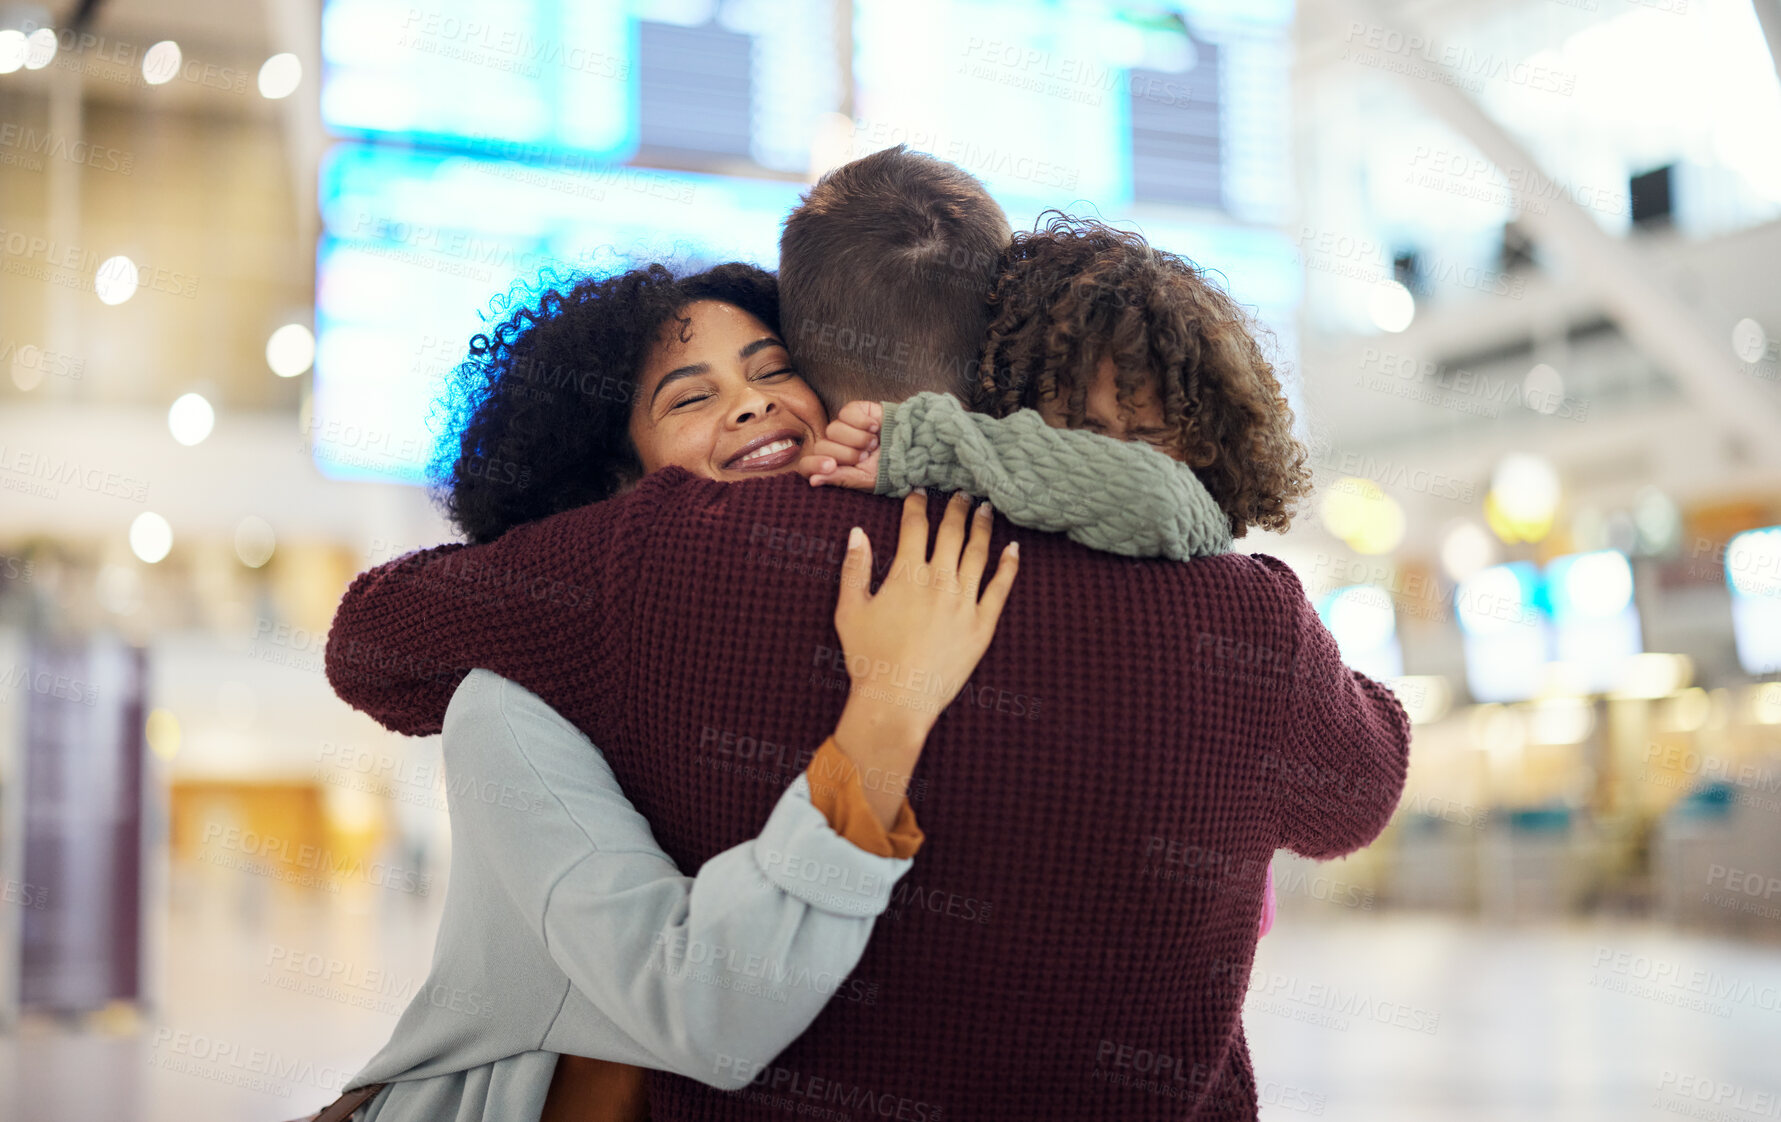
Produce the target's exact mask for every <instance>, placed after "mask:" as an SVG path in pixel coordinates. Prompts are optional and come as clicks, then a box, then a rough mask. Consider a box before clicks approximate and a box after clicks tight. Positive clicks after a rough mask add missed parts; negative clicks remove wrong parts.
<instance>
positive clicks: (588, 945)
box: [444, 670, 919, 1088]
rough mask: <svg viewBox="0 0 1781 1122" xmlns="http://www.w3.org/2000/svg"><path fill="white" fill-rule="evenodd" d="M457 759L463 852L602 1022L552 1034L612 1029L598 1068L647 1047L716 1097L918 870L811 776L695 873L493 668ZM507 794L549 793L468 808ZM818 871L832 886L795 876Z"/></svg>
mask: <svg viewBox="0 0 1781 1122" xmlns="http://www.w3.org/2000/svg"><path fill="white" fill-rule="evenodd" d="M444 750H445V757H446V766H447V769H448V772H449V773H450V775H451V783H450V790H451V791H452V792H453V793H454V798H453V802H452V806H451V813H452V818H453V825H454V832H461V833H460V837H461V839H462V840H461V841H460V843H459V844H460V845H462V846H466V847H469V848H471V849H473V850H474V852H475V853H476V855H477V857H476V859H477V860H483V861H486V862H488V863H490V864H491V866H492V868H493V872H494V875H493V877H492V878H491V879H493V880H495V881H497V882H498V883H499V884H500V885H501V886H502V888H503V890H504V891H506V892H507V893H509V895H510V896H511V897H512V899H513V902H514V903H515V905H516V906H517V907H518V908H519V909H520V911H521V913H522V914H523V915H525V916H527V917H528V919H529V921H530V922H531V924H532V929H533V931H534V933H535V934H536V936H537V937H538V938H540V939H542V940H543V942H544V944H545V945H546V946H547V947H548V949H549V951H550V954H551V957H552V959H553V960H554V961H555V962H556V963H557V965H558V966H559V967H560V968H561V969H562V970H563V972H564V973H565V974H566V975H567V976H568V978H569V980H570V982H571V983H572V984H573V985H574V987H575V988H576V990H577V991H579V992H580V993H581V994H582V995H583V996H585V997H586V998H587V999H588V1001H589V1002H590V1003H591V1004H592V1005H593V1006H594V1007H595V1008H596V1009H597V1010H598V1011H599V1013H600V1014H602V1015H603V1018H604V1019H602V1020H598V1021H594V1022H590V1023H588V1024H585V1025H562V1024H559V1025H558V1026H556V1027H555V1028H553V1030H552V1031H553V1033H554V1034H556V1035H557V1037H558V1038H559V1039H561V1037H562V1036H563V1035H565V1034H567V1035H570V1036H571V1037H575V1036H579V1037H581V1038H583V1039H586V1040H588V1041H589V1047H588V1051H589V1052H596V1051H598V1050H599V1045H600V1042H601V1041H602V1040H603V1039H608V1038H610V1037H611V1034H612V1033H613V1032H614V1031H616V1032H618V1033H621V1034H622V1037H620V1038H617V1039H612V1040H610V1041H609V1043H608V1044H607V1049H608V1050H607V1053H606V1055H604V1056H600V1057H598V1058H612V1059H620V1060H625V1059H630V1058H633V1057H634V1056H635V1055H636V1049H638V1048H641V1049H642V1050H643V1051H644V1052H645V1053H646V1054H648V1055H649V1056H651V1057H653V1058H654V1059H655V1060H656V1062H657V1063H658V1065H659V1066H661V1067H663V1068H665V1069H667V1070H670V1071H674V1072H677V1073H679V1074H682V1075H686V1076H688V1077H690V1078H694V1079H698V1080H700V1081H702V1082H704V1083H707V1084H710V1085H712V1086H717V1087H723V1088H735V1087H740V1086H743V1085H745V1084H746V1083H747V1082H748V1080H749V1078H750V1077H751V1076H752V1075H753V1074H755V1073H756V1072H758V1071H759V1065H761V1064H764V1063H766V1062H768V1061H770V1060H771V1059H772V1058H773V1057H774V1056H776V1055H778V1053H779V1052H780V1051H781V1050H783V1049H784V1048H785V1046H786V1045H788V1044H790V1043H791V1041H792V1040H793V1039H795V1038H796V1037H797V1036H798V1035H799V1034H800V1033H802V1032H803V1031H804V1029H805V1028H807V1027H808V1026H809V1024H810V1022H811V1021H812V1020H814V1019H815V1017H816V1016H817V1014H818V1013H820V1012H821V1011H822V1008H823V1006H824V1005H826V1004H827V1002H828V999H829V997H830V996H831V995H832V994H834V992H835V991H836V989H837V988H839V987H840V986H841V985H842V984H843V982H844V981H845V979H846V977H847V975H848V973H849V972H850V971H851V970H852V969H853V967H854V965H855V964H856V963H857V962H858V961H859V956H860V954H861V952H862V951H863V950H864V949H865V945H866V941H867V939H868V937H869V936H870V935H871V931H872V924H873V920H874V918H875V917H876V916H877V915H879V914H880V913H881V912H882V911H883V910H884V907H885V905H886V903H887V902H888V900H889V897H890V891H891V888H892V887H893V886H894V885H895V884H896V882H897V880H898V879H899V878H901V877H902V875H903V874H904V873H905V872H907V871H908V869H909V866H910V864H911V862H910V860H908V859H907V858H892V857H880V856H875V855H873V854H871V853H868V852H866V851H865V850H863V849H861V848H860V847H859V846H857V845H854V844H853V843H851V842H849V841H848V840H846V839H845V838H843V837H842V836H840V835H839V834H837V833H836V832H835V831H834V830H833V829H832V828H831V827H830V826H829V824H828V823H827V822H826V821H825V819H824V817H823V814H822V813H821V812H820V811H818V810H817V809H816V807H815V806H813V805H812V804H811V801H810V796H809V781H808V779H806V778H804V777H800V778H799V779H798V780H797V781H796V782H794V783H793V784H792V786H791V787H790V788H789V789H788V790H787V791H786V793H785V794H784V795H783V796H782V797H781V798H780V800H779V803H778V804H777V805H776V806H775V808H774V810H773V812H772V814H771V815H770V816H769V817H768V819H767V822H766V825H765V826H764V827H763V828H762V830H761V833H760V835H759V836H758V837H756V838H754V839H753V840H751V841H749V842H745V843H743V844H742V845H739V846H736V847H734V848H732V849H729V850H726V851H724V852H723V853H720V854H718V855H717V856H716V857H713V858H712V859H711V860H709V861H707V862H706V863H705V864H704V865H703V866H702V867H701V868H700V869H699V871H698V875H697V876H696V877H686V876H682V875H681V873H680V871H679V870H678V869H677V868H676V867H675V866H674V863H673V862H672V861H671V860H669V858H668V857H667V855H666V854H665V853H663V852H662V850H661V847H660V846H658V845H657V844H656V842H655V838H654V836H653V834H652V833H651V831H650V828H649V824H648V822H646V821H645V820H644V819H643V817H642V816H641V815H640V814H639V813H638V812H637V811H636V809H635V808H634V807H633V806H632V805H631V803H630V801H629V800H628V799H626V798H625V796H624V793H623V791H622V790H621V789H620V787H619V784H618V781H617V779H616V777H615V776H614V775H613V773H612V770H611V768H610V767H609V766H608V765H607V764H606V762H605V760H604V759H603V758H602V757H601V755H600V753H599V751H598V750H597V749H596V748H595V747H594V745H593V744H592V743H591V742H590V741H589V740H588V738H587V737H585V736H583V735H582V734H581V733H580V732H579V731H578V730H577V729H576V728H575V727H574V726H573V725H571V724H570V723H569V722H568V721H567V720H565V719H564V718H563V717H562V716H560V715H559V714H557V713H556V712H555V711H554V710H552V709H551V708H550V707H549V706H548V705H546V704H545V703H544V702H543V701H541V700H540V699H539V698H538V697H537V696H536V695H534V694H532V693H530V692H528V691H526V690H525V689H523V688H521V687H520V686H518V685H516V684H514V683H512V682H509V681H506V680H505V679H502V678H500V677H498V676H496V675H494V674H491V673H489V672H487V671H480V670H479V671H475V672H473V673H472V674H471V675H470V676H469V677H467V678H466V679H465V680H464V683H463V685H462V686H461V687H460V688H459V690H458V692H457V694H456V696H455V697H454V698H453V700H452V703H451V709H450V711H449V712H448V714H447V716H446V727H445V741H444ZM491 784H493V786H491ZM509 789H512V790H518V791H522V792H532V793H536V794H534V795H533V796H532V797H531V798H529V799H508V800H506V804H505V805H503V803H502V802H501V801H499V800H489V799H483V798H479V797H463V796H462V793H464V792H475V791H482V790H509ZM843 797H844V798H845V797H847V796H845V795H844V796H843ZM910 825H911V826H913V819H912V818H911V819H910ZM891 833H892V836H893V838H894V837H895V836H896V834H897V831H892V832H891ZM909 840H910V839H909V838H907V837H905V838H904V839H903V841H904V842H905V843H907V842H908V841H909ZM913 840H914V841H916V842H919V832H916V834H915V837H914V839H913ZM904 848H905V851H911V850H912V847H910V846H908V845H907V844H905V846H904ZM466 859H468V858H466ZM811 868H816V869H822V870H824V871H825V875H824V876H823V877H821V878H818V879H806V878H804V877H802V876H800V875H798V873H799V871H801V870H805V869H811ZM831 871H832V875H831ZM564 1008H565V1013H564V1015H565V1016H569V1015H572V1014H571V1013H570V1012H569V1010H571V1009H572V1008H573V1006H572V1005H566V1006H565V1007H564ZM608 1022H609V1023H608ZM542 1027H543V1026H541V1028H542Z"/></svg>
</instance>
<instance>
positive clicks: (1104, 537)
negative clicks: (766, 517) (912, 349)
mask: <svg viewBox="0 0 1781 1122" xmlns="http://www.w3.org/2000/svg"><path fill="white" fill-rule="evenodd" d="M862 406H864V408H863V409H862V408H861V407H862ZM880 411H881V412H882V416H881V417H879V418H875V419H874V423H876V424H878V425H879V432H878V434H877V436H878V445H877V446H876V448H875V449H872V450H868V451H867V453H866V457H865V459H864V460H863V462H861V463H860V464H859V465H858V466H859V467H862V468H868V469H869V476H868V477H869V478H872V480H873V483H874V486H873V489H874V490H875V491H876V492H877V493H878V494H880V495H896V496H901V495H905V494H908V493H909V491H910V490H911V489H912V488H915V487H934V488H938V489H940V490H944V491H966V492H969V493H970V494H973V495H983V496H986V497H987V498H988V499H989V500H990V502H992V503H994V504H995V506H996V509H998V510H1000V511H1001V512H1002V513H1003V514H1004V515H1006V516H1007V518H1008V520H1009V521H1010V522H1013V523H1015V524H1016V525H1018V526H1027V527H1030V528H1032V529H1035V530H1052V531H1060V532H1063V533H1065V534H1068V535H1069V537H1070V538H1071V539H1072V540H1074V541H1078V542H1081V543H1082V544H1083V545H1086V546H1088V547H1089V548H1091V549H1098V550H1101V551H1103V552H1106V553H1118V554H1122V555H1124V556H1127V557H1167V558H1170V559H1173V560H1185V559H1187V558H1189V557H1203V556H1206V555H1208V554H1213V553H1225V552H1228V551H1229V550H1230V548H1231V529H1230V520H1229V519H1227V518H1226V517H1225V514H1224V512H1223V511H1222V510H1220V509H1219V507H1218V504H1217V502H1215V501H1214V500H1213V498H1212V496H1211V494H1210V493H1209V492H1208V491H1207V490H1206V488H1205V485H1204V484H1202V483H1201V482H1200V481H1199V478H1198V477H1197V476H1195V475H1194V473H1193V469H1192V468H1190V467H1188V466H1187V465H1185V464H1182V463H1179V462H1177V461H1175V460H1172V459H1170V458H1169V457H1168V456H1167V455H1165V454H1163V453H1162V452H1159V451H1157V450H1156V449H1154V448H1152V447H1150V446H1149V445H1147V444H1142V443H1138V442H1132V441H1120V440H1115V439H1113V438H1112V437H1109V436H1104V435H1102V434H1100V433H1093V432H1086V431H1083V430H1080V429H1059V428H1053V427H1051V426H1050V425H1048V424H1046V423H1045V421H1044V418H1042V417H1040V416H1039V414H1038V413H1035V412H1033V411H1032V410H1027V409H1023V410H1021V411H1019V412H1017V413H1014V414H1011V415H1010V416H1007V417H990V416H985V415H984V414H981V413H972V412H970V411H968V410H967V409H966V408H965V407H964V406H963V405H962V404H960V403H959V400H958V399H957V398H955V397H953V396H952V395H950V394H943V393H919V394H916V395H915V396H914V397H912V398H910V399H909V400H907V401H905V402H902V403H900V404H898V403H895V402H885V403H883V404H882V405H878V404H877V403H861V402H855V403H851V404H849V405H848V406H847V407H846V408H844V409H843V410H842V411H841V412H840V413H839V414H837V415H836V419H835V421H833V422H831V423H830V425H829V429H828V436H829V439H828V440H826V441H823V442H820V443H819V445H818V446H817V449H816V451H818V452H819V453H823V454H827V455H830V456H834V457H835V458H840V457H839V456H838V455H837V453H838V452H839V451H840V450H839V449H837V448H836V447H835V444H836V442H837V440H838V439H839V438H841V437H844V436H846V435H849V434H850V433H857V432H858V431H859V429H858V428H857V426H856V425H854V424H853V422H854V421H856V420H859V419H863V417H864V416H865V414H867V413H872V414H878V413H880ZM856 414H857V415H856ZM840 442H841V443H843V444H845V443H847V441H845V440H841V441H840ZM873 458H875V459H876V468H875V471H871V470H870V469H871V466H872V465H871V460H872V459H873ZM815 459H816V457H814V456H813V457H807V458H806V461H805V463H803V464H800V470H805V468H806V465H809V466H810V468H811V469H812V470H815V468H814V464H813V463H812V461H813V460H815ZM806 474H810V472H809V471H806ZM853 474H854V473H849V475H848V476H847V477H846V478H848V479H851V478H852V475H853ZM860 482H862V483H863V480H861V481H860ZM848 485H853V483H848Z"/></svg>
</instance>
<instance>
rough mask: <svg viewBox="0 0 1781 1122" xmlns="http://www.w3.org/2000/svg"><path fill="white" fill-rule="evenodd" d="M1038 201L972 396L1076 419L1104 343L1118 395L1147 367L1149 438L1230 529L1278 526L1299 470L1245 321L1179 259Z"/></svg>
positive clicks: (1301, 464) (1012, 263) (1302, 471)
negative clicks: (1156, 410)
mask: <svg viewBox="0 0 1781 1122" xmlns="http://www.w3.org/2000/svg"><path fill="white" fill-rule="evenodd" d="M1049 213H1050V214H1051V215H1052V216H1053V217H1051V218H1050V219H1049V220H1047V221H1045V222H1044V224H1043V225H1042V226H1040V227H1039V228H1037V229H1035V230H1034V231H1033V232H1032V233H1020V234H1016V235H1015V236H1014V241H1013V243H1012V244H1011V245H1010V246H1009V248H1008V250H1007V253H1006V255H1005V256H1004V258H1003V268H1002V270H1001V273H1000V275H999V276H998V278H997V280H996V283H995V287H994V288H993V290H992V291H991V293H990V297H989V300H990V308H991V313H992V315H993V317H994V318H993V319H992V320H991V322H990V328H989V337H988V340H987V342H986V343H985V345H984V351H983V360H982V363H981V364H980V366H979V368H978V369H979V379H978V385H977V392H976V394H975V398H976V400H974V401H973V403H972V405H973V407H974V408H976V409H978V410H980V411H982V412H985V413H989V414H992V415H995V416H1006V415H1007V414H1009V413H1012V412H1014V411H1015V410H1017V409H1023V408H1026V409H1031V408H1036V407H1038V405H1039V404H1040V403H1041V402H1048V401H1051V400H1053V399H1055V398H1058V397H1062V398H1063V399H1064V403H1065V406H1066V410H1067V416H1068V417H1069V423H1070V425H1071V427H1076V426H1079V425H1080V424H1082V422H1083V418H1084V414H1085V412H1086V410H1087V401H1088V391H1089V387H1090V385H1091V384H1092V382H1093V379H1094V374H1095V370H1096V368H1097V367H1098V366H1099V365H1100V363H1101V360H1102V359H1103V358H1104V357H1107V356H1109V355H1110V356H1111V357H1112V359H1113V361H1114V365H1115V367H1116V368H1117V370H1118V375H1117V380H1116V385H1117V387H1118V399H1119V402H1120V403H1121V405H1122V406H1123V405H1127V404H1129V403H1130V402H1131V400H1132V397H1133V395H1134V394H1135V393H1137V392H1138V391H1139V390H1140V389H1142V388H1143V387H1145V386H1146V385H1148V384H1150V382H1149V380H1150V378H1151V377H1152V376H1153V375H1154V376H1155V377H1156V378H1157V379H1158V381H1159V383H1160V384H1159V385H1158V386H1157V392H1158V396H1159V397H1160V398H1161V400H1162V406H1163V424H1164V426H1165V428H1166V430H1167V432H1166V434H1165V435H1164V437H1163V439H1162V440H1161V441H1160V442H1159V446H1160V447H1162V448H1164V449H1165V450H1167V451H1168V452H1169V454H1170V455H1171V456H1173V457H1175V458H1176V459H1178V460H1181V461H1182V462H1183V463H1186V464H1188V465H1189V466H1191V467H1192V468H1193V469H1194V474H1196V475H1197V476H1199V478H1200V481H1201V482H1202V483H1204V484H1205V485H1206V489H1207V491H1209V492H1211V494H1212V497H1213V499H1214V500H1216V501H1217V503H1218V505H1219V507H1220V509H1222V510H1223V511H1224V513H1225V516H1226V517H1227V518H1229V519H1230V524H1231V534H1232V535H1233V536H1234V537H1242V536H1243V535H1244V534H1245V533H1246V532H1247V531H1248V530H1249V528H1250V527H1252V526H1259V527H1261V528H1262V529H1266V530H1284V529H1286V527H1287V526H1288V525H1289V524H1290V523H1291V522H1292V518H1293V515H1294V513H1295V510H1294V507H1295V504H1296V503H1297V502H1298V501H1299V500H1300V499H1302V498H1303V497H1304V496H1306V495H1307V494H1309V493H1310V489H1311V473H1310V471H1309V470H1308V469H1307V467H1306V465H1305V460H1306V455H1307V454H1306V450H1305V447H1304V445H1303V444H1301V443H1299V441H1298V440H1297V439H1295V438H1294V436H1293V434H1292V410H1291V409H1290V408H1289V407H1288V406H1287V403H1286V397H1285V395H1284V394H1282V393H1281V390H1280V382H1279V380H1278V379H1276V378H1275V376H1274V367H1273V365H1272V364H1271V363H1269V362H1268V360H1267V359H1266V358H1265V357H1263V355H1262V350H1261V347H1260V345H1259V344H1258V343H1257V342H1256V338H1255V334H1254V330H1255V324H1254V322H1253V320H1252V319H1251V318H1250V317H1249V316H1248V315H1247V314H1245V313H1244V311H1243V310H1242V309H1241V308H1240V307H1238V306H1237V304H1236V303H1235V302H1234V301H1233V300H1232V299H1231V298H1230V297H1229V296H1228V295H1226V294H1225V292H1224V291H1223V290H1222V289H1220V288H1218V287H1217V286H1216V285H1214V284H1213V283H1212V282H1211V281H1210V280H1208V279H1207V277H1206V276H1205V274H1204V273H1203V272H1202V271H1201V270H1200V269H1199V268H1198V267H1196V266H1195V265H1194V264H1193V263H1192V262H1191V261H1188V260H1186V259H1184V258H1182V257H1178V256H1176V255H1175V254H1172V253H1165V252H1163V251H1162V250H1159V249H1153V248H1152V247H1151V246H1150V245H1149V244H1148V243H1147V242H1145V240H1144V239H1143V238H1142V237H1140V236H1139V235H1137V234H1133V233H1128V232H1126V231H1124V230H1116V229H1114V228H1113V227H1111V226H1108V225H1106V224H1104V223H1101V222H1097V221H1095V220H1093V219H1089V218H1075V217H1071V216H1069V215H1066V214H1062V213H1060V212H1057V211H1052V212H1049Z"/></svg>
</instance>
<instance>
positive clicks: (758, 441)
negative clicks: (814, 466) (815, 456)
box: [724, 429, 804, 471]
mask: <svg viewBox="0 0 1781 1122" xmlns="http://www.w3.org/2000/svg"><path fill="white" fill-rule="evenodd" d="M803 447H804V434H803V433H800V432H794V431H793V430H791V429H781V430H779V431H777V432H770V433H764V434H762V435H760V436H757V437H755V438H754V439H752V440H750V441H749V442H748V443H747V444H745V445H743V446H742V449H741V450H740V451H738V452H737V453H736V454H735V455H734V456H731V457H730V458H729V459H728V460H726V461H724V469H725V470H726V471H778V470H780V469H781V468H783V467H785V466H786V465H787V464H791V463H795V462H797V459H798V452H799V450H800V449H801V448H803Z"/></svg>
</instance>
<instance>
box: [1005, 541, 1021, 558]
mask: <svg viewBox="0 0 1781 1122" xmlns="http://www.w3.org/2000/svg"><path fill="white" fill-rule="evenodd" d="M1007 552H1008V557H1009V559H1010V560H1013V561H1019V560H1020V543H1019V542H1009V543H1008V550H1007Z"/></svg>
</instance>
